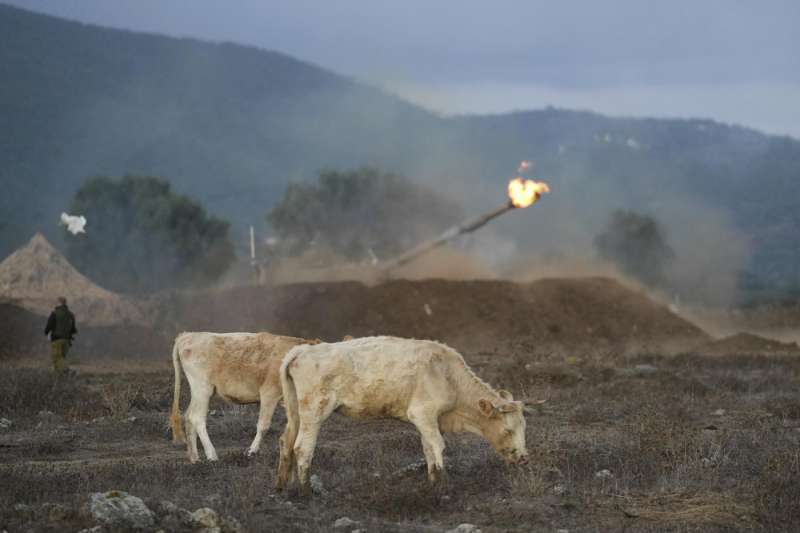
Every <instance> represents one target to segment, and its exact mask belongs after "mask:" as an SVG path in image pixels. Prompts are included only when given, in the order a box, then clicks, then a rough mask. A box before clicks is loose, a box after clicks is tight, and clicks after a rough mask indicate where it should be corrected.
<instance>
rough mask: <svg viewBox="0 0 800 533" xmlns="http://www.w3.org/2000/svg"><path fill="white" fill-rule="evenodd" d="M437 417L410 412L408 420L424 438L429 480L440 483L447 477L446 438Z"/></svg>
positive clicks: (422, 438)
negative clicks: (445, 465) (443, 436)
mask: <svg viewBox="0 0 800 533" xmlns="http://www.w3.org/2000/svg"><path fill="white" fill-rule="evenodd" d="M437 418H438V417H434V416H432V415H429V414H428V413H425V412H415V411H413V410H409V412H408V420H409V421H410V422H411V423H412V424H414V425H415V426H416V427H417V430H418V431H419V434H420V438H421V440H422V450H423V452H425V461H426V462H427V463H428V481H430V482H431V483H438V482H440V481H442V480H443V479H444V477H445V470H444V438H442V434H441V432H440V431H439V423H438V421H437Z"/></svg>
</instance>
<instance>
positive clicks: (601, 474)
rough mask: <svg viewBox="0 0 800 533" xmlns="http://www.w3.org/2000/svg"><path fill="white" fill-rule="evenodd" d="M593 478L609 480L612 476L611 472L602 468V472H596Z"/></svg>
mask: <svg viewBox="0 0 800 533" xmlns="http://www.w3.org/2000/svg"><path fill="white" fill-rule="evenodd" d="M594 477H596V478H597V479H611V478H612V477H614V474H613V473H611V470H608V469H606V468H604V469H603V470H600V471H599V472H596V473H595V474H594Z"/></svg>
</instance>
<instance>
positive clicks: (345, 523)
mask: <svg viewBox="0 0 800 533" xmlns="http://www.w3.org/2000/svg"><path fill="white" fill-rule="evenodd" d="M357 525H358V522H356V521H355V520H351V519H350V518H348V517H346V516H343V517H341V518H339V519H338V520H336V522H334V523H333V529H347V528H351V527H353V526H357Z"/></svg>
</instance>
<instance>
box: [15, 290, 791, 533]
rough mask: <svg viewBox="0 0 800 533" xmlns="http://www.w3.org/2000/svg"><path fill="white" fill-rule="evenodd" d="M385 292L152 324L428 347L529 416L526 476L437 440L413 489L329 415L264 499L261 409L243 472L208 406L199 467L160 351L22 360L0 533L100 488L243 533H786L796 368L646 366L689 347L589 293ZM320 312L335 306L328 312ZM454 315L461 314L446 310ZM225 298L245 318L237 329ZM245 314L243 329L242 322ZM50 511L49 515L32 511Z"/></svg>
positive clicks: (298, 299) (221, 422)
mask: <svg viewBox="0 0 800 533" xmlns="http://www.w3.org/2000/svg"><path fill="white" fill-rule="evenodd" d="M405 283H407V284H404V283H401V282H396V284H389V286H388V287H387V286H384V287H383V288H380V287H378V288H377V292H375V291H376V288H370V289H367V288H361V287H355V288H347V287H343V286H342V285H344V284H325V285H319V284H315V285H306V286H303V287H300V288H294V289H289V288H284V289H280V288H277V289H272V290H271V291H272V292H270V293H269V295H270V296H271V297H272V301H269V302H264V301H261V300H260V299H259V298H258V297H257V296H258V295H257V294H256V295H253V294H252V293H245V292H242V293H237V294H233V295H230V294H229V295H227V296H225V298H221V297H220V295H219V294H217V295H214V299H213V303H214V306H213V307H212V310H208V309H206V310H204V309H203V307H202V305H197V304H199V303H201V302H203V301H206V302H208V303H212V300H211V298H212V297H211V296H209V295H205V296H203V297H202V298H201V297H198V296H196V295H193V296H192V297H191V298H189V297H187V296H183V297H182V298H183V299H182V300H181V301H179V302H178V303H177V304H181V305H183V306H185V307H181V306H180V305H177V304H176V303H175V302H173V305H175V308H181V309H183V310H182V311H180V312H174V314H173V315H172V316H173V317H179V318H180V323H178V322H179V321H178V320H177V319H175V322H174V324H173V326H172V327H181V326H183V325H185V324H202V321H204V320H205V321H207V323H208V324H209V325H214V324H217V325H218V327H216V328H213V329H217V330H226V329H233V327H235V326H241V329H261V328H258V327H255V328H253V327H249V326H253V325H255V326H258V325H259V324H271V325H273V326H274V325H279V326H283V327H285V328H286V329H287V330H291V331H281V332H286V333H293V334H298V335H300V334H303V335H305V334H307V333H311V334H313V335H314V336H321V337H323V338H329V339H333V338H338V337H340V336H341V335H343V334H345V333H350V334H354V335H364V334H369V333H372V332H373V330H374V329H377V330H378V331H374V332H375V333H379V332H380V333H394V334H403V333H406V334H407V332H408V331H409V330H411V329H412V327H413V328H416V329H414V330H413V331H412V334H414V335H415V336H432V337H434V335H430V333H431V332H434V331H437V330H438V331H441V335H437V336H435V338H440V339H442V340H445V341H446V342H449V343H452V344H453V345H454V346H456V347H457V348H458V349H460V350H461V351H462V352H463V354H464V355H465V358H466V359H467V362H468V363H469V364H470V365H471V366H472V367H473V369H475V371H476V372H477V373H478V374H479V375H480V376H481V377H483V378H484V379H486V380H488V381H489V382H490V383H491V384H493V385H494V386H495V387H497V388H501V387H502V388H506V389H509V390H511V391H512V392H513V393H514V394H515V396H518V397H534V398H546V399H547V400H548V402H547V403H546V404H544V405H543V406H541V407H540V408H539V409H538V412H537V413H536V414H533V415H530V416H529V417H528V430H527V442H528V448H529V452H530V454H531V458H532V460H531V462H530V463H529V464H528V465H526V466H522V467H519V466H508V465H506V464H505V463H504V462H503V461H502V459H501V458H500V457H499V456H498V455H497V454H496V453H495V452H494V451H493V450H492V449H491V448H490V447H489V446H488V444H487V443H485V442H484V441H482V440H481V439H479V438H477V437H474V436H470V435H450V436H447V437H446V442H447V448H446V452H445V461H446V464H447V472H448V480H447V482H446V483H444V484H442V485H441V486H437V487H430V486H429V485H428V483H427V480H426V476H425V472H424V467H423V466H421V465H422V463H421V461H422V460H423V455H422V450H421V445H420V441H419V436H418V435H417V433H416V431H415V430H414V428H413V427H412V426H410V425H407V424H403V423H401V422H395V421H390V420H387V421H372V422H362V421H352V420H349V419H346V418H344V417H341V416H339V415H334V416H333V417H331V419H330V420H329V421H328V422H327V423H326V425H325V426H324V427H323V432H322V435H321V436H320V440H319V444H318V447H317V455H316V456H315V459H314V465H313V467H312V472H313V473H314V474H316V475H318V476H319V479H320V481H321V483H322V486H323V489H324V490H323V491H322V492H321V493H318V494H316V495H314V496H313V497H312V498H310V499H302V498H300V497H299V496H297V495H296V494H293V493H290V494H288V495H283V494H276V492H275V491H274V489H273V488H272V483H273V479H274V471H275V467H276V464H277V439H278V435H279V432H280V429H281V428H282V425H283V422H284V418H283V412H282V411H281V409H278V412H277V413H276V416H275V419H274V420H273V427H272V429H271V430H270V431H269V433H268V434H267V436H266V438H265V442H264V445H263V446H262V449H261V454H260V455H259V456H257V457H256V458H253V459H248V458H246V457H245V456H244V451H245V449H246V448H247V446H248V445H249V443H250V441H251V440H252V437H253V434H254V430H255V423H256V413H257V408H256V406H244V407H242V406H231V405H227V404H225V403H223V402H221V401H218V400H215V401H214V403H212V410H213V414H212V415H211V416H210V417H209V433H210V436H211V439H212V440H213V442H214V444H215V446H216V447H217V450H218V452H219V454H220V461H219V462H218V463H214V464H211V463H201V464H196V465H191V464H189V463H188V461H187V459H186V452H185V449H184V448H182V447H175V446H173V445H172V444H171V441H170V435H169V433H168V430H167V422H166V421H167V416H168V411H169V407H170V403H171V394H172V368H171V365H170V363H169V359H168V350H165V351H164V352H162V353H161V354H155V355H156V356H153V355H154V354H152V353H149V352H148V353H142V355H141V356H140V357H134V356H131V357H126V358H119V357H117V358H115V357H111V356H110V355H109V354H108V353H106V352H103V353H95V354H91V356H90V355H87V354H86V352H81V351H80V344H76V346H75V351H74V358H73V360H72V364H73V367H74V368H75V369H76V370H77V371H78V374H77V376H75V377H69V378H61V379H54V378H53V377H52V376H51V375H50V374H49V372H48V370H47V368H46V364H45V363H46V358H47V355H46V353H39V354H38V355H36V356H34V355H33V352H35V349H36V348H35V347H33V348H31V354H29V355H28V356H27V357H25V358H8V357H7V358H6V359H5V360H4V361H3V362H2V363H0V364H2V372H0V418H5V419H8V420H9V421H11V425H10V426H9V427H6V428H3V429H0V478H1V479H2V483H0V530H3V529H5V530H8V531H9V532H15V531H28V530H31V531H65V530H66V531H69V530H73V531H77V530H80V529H82V528H88V527H92V526H94V525H95V522H94V521H93V519H92V518H91V517H90V516H89V514H88V513H87V511H86V503H87V502H88V498H89V494H90V493H93V492H99V491H107V490H112V489H114V490H124V491H127V492H129V493H131V494H133V495H136V496H139V497H141V498H143V499H144V500H145V502H146V503H147V504H148V505H149V506H150V507H151V508H155V507H157V504H158V502H159V501H161V500H169V501H172V502H174V503H176V504H177V505H179V506H181V507H184V508H186V509H189V510H193V509H197V508H200V507H205V506H210V507H213V508H214V509H215V510H217V511H218V512H220V513H221V514H225V515H230V516H234V517H235V518H237V519H238V520H239V521H240V522H241V523H242V525H243V526H244V528H245V530H247V531H304V532H306V531H333V530H334V523H335V521H336V520H337V519H339V518H341V517H345V516H346V517H349V518H350V519H352V520H354V521H356V522H357V523H358V524H357V525H355V526H352V527H350V528H345V529H341V530H342V531H351V530H353V529H358V528H360V529H362V530H364V531H390V532H391V531H430V532H434V531H446V530H448V529H451V528H454V527H456V526H457V525H459V524H461V523H470V524H474V525H476V526H478V527H479V528H480V529H481V530H482V531H484V532H499V531H557V530H568V531H570V532H573V531H587V532H588V531H622V530H625V531H794V530H796V528H797V524H800V484H799V483H797V479H798V478H800V358H798V357H797V355H795V354H792V353H775V352H774V351H773V352H764V353H738V354H729V355H726V354H720V353H700V352H699V351H697V350H693V349H692V348H691V347H687V348H686V349H684V350H677V349H672V348H674V347H664V348H662V346H666V344H665V343H664V342H663V341H665V340H669V337H670V332H671V334H672V335H673V336H677V335H678V334H680V335H681V336H683V337H687V336H688V337H691V338H692V339H693V342H694V346H696V347H697V346H702V345H704V343H705V344H707V343H709V342H710V341H709V338H708V336H707V335H705V333H703V332H702V331H701V330H699V329H698V328H696V327H694V326H692V325H691V324H689V323H688V322H685V321H682V320H681V319H679V318H678V317H675V316H674V315H671V314H669V313H668V312H666V311H665V310H664V309H662V308H660V307H659V306H656V305H655V304H652V303H647V302H646V301H645V299H643V298H644V297H643V296H641V295H637V294H633V293H631V292H630V291H627V292H626V290H625V289H624V288H622V287H621V286H616V285H615V284H613V283H609V282H608V281H599V280H587V281H585V282H582V283H577V284H570V283H568V282H566V281H559V282H558V283H555V282H553V283H545V284H539V285H538V286H537V285H536V284H531V285H526V286H522V287H515V286H514V284H505V282H447V283H451V284H452V285H447V284H446V283H445V282H428V284H427V285H426V282H414V283H409V282H405ZM469 283H491V284H499V285H491V289H489V288H488V287H490V286H489V285H480V286H479V287H477V289H476V287H475V286H471V285H470V284H469ZM248 294H250V297H248V296H247V295H248ZM519 294H522V296H519ZM320 295H322V296H320ZM448 295H449V296H450V297H452V298H448ZM609 295H611V296H609ZM323 296H324V297H326V298H323ZM334 296H335V297H336V298H334ZM281 298H283V299H281ZM338 298H344V300H346V301H347V305H340V306H338V308H339V309H340V312H339V313H338V314H337V306H336V305H335V302H336V300H337V299H338ZM347 298H350V300H347ZM467 298H471V299H472V300H469V301H467V303H470V302H471V305H472V307H471V308H469V309H463V308H460V307H459V306H456V305H454V304H453V303H452V301H456V302H461V304H460V305H461V306H464V305H466V304H465V303H464V301H465V299H467ZM234 301H238V304H239V305H238V307H239V308H240V309H243V310H244V311H242V312H241V313H240V314H239V316H238V318H237V317H234V316H231V312H232V311H231V310H232V309H234V308H235V307H234V304H233V302H234ZM339 301H343V300H339ZM409 301H410V302H411V303H408V302H409ZM404 302H405V303H404ZM508 302H510V303H508ZM581 302H583V305H581ZM223 303H224V305H223ZM426 303H427V304H428V306H429V308H430V309H431V311H432V314H428V313H427V312H426V311H425V308H424V304H426ZM189 304H194V305H189ZM393 304H394V307H393ZM417 304H418V305H417ZM324 305H327V306H328V307H324ZM315 306H316V308H315ZM381 306H383V307H382V309H383V311H382V312H380V311H381ZM187 308H188V309H187ZM509 308H510V309H509ZM190 310H191V313H190ZM304 310H305V311H304ZM412 311H413V312H412ZM9 312H10V311H9ZM192 313H194V315H192ZM442 315H444V316H443V318H441V321H439V322H433V320H434V317H438V316H442ZM257 316H261V317H262V322H259V323H256V324H250V323H248V321H249V320H253V317H257ZM326 316H328V317H330V318H329V319H328V320H325V317H326ZM237 320H238V322H237ZM431 322H433V323H432V324H431ZM176 324H177V325H176ZM409 324H411V325H409ZM558 326H560V328H566V330H565V329H560V328H559V327H558ZM634 326H636V327H634ZM325 328H327V329H325ZM382 328H385V329H386V330H388V331H381V329H382ZM195 329H212V328H210V327H207V328H200V327H198V328H195ZM235 329H240V328H238V327H236V328H235ZM264 329H266V328H264ZM588 329H591V331H588ZM642 331H644V332H645V333H642ZM481 332H483V333H484V335H483V336H481V335H480V333H481ZM665 332H666V333H665ZM168 333H169V332H168ZM424 334H427V335H424ZM126 335H127V334H126V333H125V330H124V329H122V330H119V331H117V333H116V335H112V336H110V338H109V339H108V340H107V341H106V342H107V343H108V344H107V345H108V346H111V347H112V348H113V342H114V341H116V342H119V343H123V344H126V345H128V346H130V342H128V339H127V337H126ZM165 336H167V334H166V333H165ZM648 339H654V340H653V341H652V342H648ZM741 340H742V339H739V341H741ZM751 340H752V339H751ZM633 341H636V342H633ZM640 341H645V342H640ZM656 341H658V342H656ZM157 345H158V343H157V342H154V343H153V346H156V347H157ZM543 346H544V347H546V348H543ZM559 346H561V347H562V349H556V348H558V347H559ZM748 346H749V345H748ZM141 349H142V350H143V352H147V350H148V345H147V343H143V344H142V345H141ZM148 356H149V357H148ZM184 385H185V381H184ZM187 388H188V387H185V386H184V387H183V391H184V398H183V400H182V405H183V406H184V407H185V406H186V404H187V403H188V397H187V396H186V392H187ZM19 504H25V507H23V506H20V505H19ZM56 504H58V505H61V506H62V507H61V508H60V509H62V511H61V512H58V513H53V512H52V509H53V508H54V506H55V505H56ZM337 531H338V530H337Z"/></svg>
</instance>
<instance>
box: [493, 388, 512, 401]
mask: <svg viewBox="0 0 800 533" xmlns="http://www.w3.org/2000/svg"><path fill="white" fill-rule="evenodd" d="M497 395H498V396H500V397H501V398H502V399H504V400H505V401H507V402H513V401H514V396H512V395H511V393H510V392H508V391H507V390H505V389H500V390H499V391H497Z"/></svg>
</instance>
